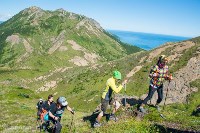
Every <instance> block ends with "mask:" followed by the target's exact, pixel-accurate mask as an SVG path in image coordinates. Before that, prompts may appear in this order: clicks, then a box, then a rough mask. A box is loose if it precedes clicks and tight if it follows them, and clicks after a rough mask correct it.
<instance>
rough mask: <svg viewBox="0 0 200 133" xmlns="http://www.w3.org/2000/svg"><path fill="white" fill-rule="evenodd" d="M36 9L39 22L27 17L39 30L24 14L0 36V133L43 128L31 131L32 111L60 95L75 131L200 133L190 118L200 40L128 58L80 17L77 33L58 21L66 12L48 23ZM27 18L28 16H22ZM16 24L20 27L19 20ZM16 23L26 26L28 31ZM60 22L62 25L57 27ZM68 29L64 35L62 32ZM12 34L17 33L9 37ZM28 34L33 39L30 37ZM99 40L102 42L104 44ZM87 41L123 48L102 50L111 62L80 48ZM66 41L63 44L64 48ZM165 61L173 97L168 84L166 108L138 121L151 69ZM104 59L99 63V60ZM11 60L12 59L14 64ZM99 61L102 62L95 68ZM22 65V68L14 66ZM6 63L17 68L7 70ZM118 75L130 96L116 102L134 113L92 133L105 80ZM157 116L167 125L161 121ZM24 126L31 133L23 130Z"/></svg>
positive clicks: (66, 117) (195, 100)
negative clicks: (42, 101) (70, 109)
mask: <svg viewBox="0 0 200 133" xmlns="http://www.w3.org/2000/svg"><path fill="white" fill-rule="evenodd" d="M32 10H36V12H35V11H34V12H33V11H30V13H31V14H32V15H33V16H34V15H36V16H37V17H36V18H35V17H32V18H31V16H30V18H29V20H33V21H31V22H30V23H33V24H34V25H35V24H36V25H37V24H39V26H38V27H37V26H36V28H34V27H35V26H33V25H31V26H30V23H29V21H25V20H27V17H25V18H23V17H20V14H21V13H22V12H23V11H22V12H21V13H20V14H17V15H16V16H14V17H13V18H11V20H10V21H7V22H6V23H3V24H2V25H3V26H5V28H4V30H5V33H3V30H2V29H0V34H1V35H2V36H0V44H1V45H0V46H1V61H2V59H4V62H3V61H2V62H1V63H2V66H1V67H0V73H1V74H0V88H1V89H0V95H1V97H0V103H1V108H0V112H1V114H0V117H2V118H4V119H2V121H0V125H1V126H0V131H2V132H37V130H38V129H37V128H35V127H37V125H36V124H34V123H35V122H36V117H35V114H36V110H35V105H36V103H37V102H38V99H39V98H43V99H46V98H47V97H48V95H49V94H53V95H54V101H55V100H56V99H57V98H58V97H59V96H65V97H66V98H67V101H68V103H69V105H70V107H74V108H75V110H76V114H75V116H74V117H73V120H74V122H75V128H74V129H73V130H74V131H75V132H167V131H169V130H168V128H172V129H173V130H175V131H182V132H183V131H193V132H199V129H200V127H199V125H200V122H199V117H197V116H193V115H191V114H192V112H193V111H194V109H195V108H196V107H197V105H198V104H199V103H200V99H199V96H200V91H199V90H200V84H199V83H200V82H199V80H200V79H199V76H200V72H199V70H200V63H199V61H200V37H197V38H193V39H190V40H186V41H182V42H178V43H166V44H164V45H162V46H160V47H157V48H155V49H153V50H150V51H144V50H142V51H139V52H136V53H132V54H131V51H130V53H129V54H127V53H126V54H124V55H123V56H122V57H121V56H119V55H118V54H117V53H115V52H119V51H123V50H120V49H122V47H120V46H119V42H118V41H120V40H117V39H116V40H113V39H112V40H109V39H110V38H112V35H109V33H108V35H105V34H103V33H102V32H100V30H97V31H96V30H94V31H91V33H92V34H90V32H87V31H90V30H92V29H90V28H91V27H90V26H91V24H90V23H88V20H87V21H86V20H84V19H83V18H76V17H75V20H76V19H81V20H84V21H75V20H74V18H73V20H74V21H73V24H74V23H75V24H76V26H77V24H78V23H79V27H77V28H79V29H77V28H76V26H74V25H73V24H72V23H60V22H63V21H62V20H63V19H62V20H60V17H58V15H59V14H60V11H61V12H62V10H60V11H57V13H55V16H53V18H52V16H51V17H50V16H46V17H44V18H42V19H41V18H40V19H38V17H42V15H44V14H42V15H41V13H39V12H37V11H38V10H39V11H40V10H41V9H37V8H36V9H35V8H33V9H32ZM27 12H28V10H26V11H25V14H26V13H27ZM42 12H43V11H42ZM46 12H47V14H48V15H49V13H51V11H46ZM58 12H59V13H58ZM34 13H35V14H34ZM61 14H62V13H61ZM47 17H48V18H47ZM15 19H17V20H18V19H19V20H20V21H15ZM36 20H37V22H36ZM13 22H14V23H13ZM18 22H23V24H25V25H26V24H27V25H26V26H25V27H23V25H19V24H18ZM51 22H52V23H51ZM58 22H59V25H55V24H58ZM67 22H68V21H67ZM80 22H81V23H80ZM15 24H16V25H15ZM2 25H1V27H3V26H2ZM63 25H64V26H65V27H67V28H65V29H63V27H62V26H63ZM16 26H18V28H19V29H17V28H16ZM59 26H61V27H59ZM74 27H75V28H74ZM12 28H13V31H11V29H12ZM27 28H28V29H27ZM8 29H9V30H8ZM60 29H61V30H60ZM68 29H70V30H68ZM72 29H74V30H75V31H77V30H78V31H79V32H78V33H76V35H74V36H75V37H74V36H73V35H71V34H72V33H73V31H71V30H72ZM94 29H96V27H95V28H94ZM15 31H17V32H15ZM27 31H30V32H28V33H26V32H27ZM36 31H37V32H36ZM47 31H48V32H47ZM2 33H3V34H2ZM85 33H87V34H88V35H89V36H90V37H91V38H90V37H89V36H88V35H85ZM95 33H96V34H95ZM99 33H102V34H99ZM78 34H79V35H81V36H79V35H78ZM84 35H85V36H84ZM101 35H102V36H103V37H105V38H101ZM40 36H42V37H40ZM98 37H100V38H98ZM66 38H67V39H66ZM1 39H2V40H3V41H2V40H1ZM101 39H107V40H101ZM87 40H89V41H93V42H94V44H96V45H97V46H98V45H100V46H99V47H97V48H101V46H102V45H103V46H104V45H106V44H105V42H118V43H112V45H113V47H112V46H110V45H111V44H110V43H109V44H110V45H106V47H104V48H108V49H110V48H111V49H112V48H113V49H115V48H116V49H117V50H119V51H117V50H116V51H114V52H113V51H104V53H105V55H107V54H108V55H110V54H112V56H110V57H113V58H111V59H110V60H109V59H107V58H105V57H104V56H105V55H104V54H102V53H98V50H97V51H95V50H96V49H97V48H96V47H95V48H96V49H94V45H92V44H91V45H87V43H83V42H84V41H87ZM4 42H6V43H4ZM63 42H64V44H66V45H63ZM87 42H88V41H87ZM2 44H3V46H2ZM83 44H84V45H83ZM85 45H87V47H86V46H85ZM96 45H95V46H96ZM2 48H4V49H3V50H2ZM91 49H92V50H93V51H92V50H91ZM101 50H102V49H100V51H101ZM15 51H17V52H15ZM63 51H64V53H62V52H63ZM65 52H66V53H65ZM106 52H108V53H106ZM112 52H113V53H112ZM126 52H127V51H126ZM15 54H16V55H15ZM18 54H20V55H18ZM31 54H33V55H34V56H32V55H31ZM115 54H117V55H115ZM162 54H165V55H166V56H167V57H168V58H169V68H170V69H169V70H170V73H172V74H173V77H174V80H172V83H171V85H170V88H169V96H170V97H166V92H167V91H166V88H167V87H168V83H167V81H166V82H165V83H164V99H165V98H166V105H165V106H162V105H161V106H162V107H163V108H165V109H163V110H162V112H158V111H157V110H156V109H155V108H154V107H152V106H153V105H151V106H146V107H145V108H147V109H148V110H149V114H146V115H145V116H144V117H141V118H139V120H138V117H135V115H134V114H135V112H134V111H135V110H137V106H138V104H139V103H140V101H141V99H142V98H143V97H145V95H146V93H147V91H148V86H149V79H148V75H149V71H150V68H151V66H153V65H155V64H156V62H157V59H158V57H159V56H160V55H162ZM114 55H115V56H116V57H115V56H114ZM19 57H21V58H19ZM71 57H72V58H71ZM99 57H100V58H102V60H98V58H99ZM119 57H120V58H119ZM13 58H15V59H14V61H13ZM26 58H28V60H26ZM80 58H81V59H80ZM66 59H67V61H66ZM96 59H97V60H98V61H96V62H95V60H96ZM18 60H20V61H19V62H17V61H18ZM9 61H13V62H12V63H10V65H7V64H8V62H9ZM93 62H95V63H93ZM75 63H76V64H75ZM88 64H89V65H88ZM114 70H118V71H120V72H121V73H122V80H124V79H125V78H128V79H129V82H128V83H127V88H126V91H125V90H122V91H121V92H120V94H119V95H116V98H118V100H119V101H120V103H121V104H122V105H124V99H125V98H127V99H126V100H127V103H128V104H127V105H128V106H129V107H128V106H127V107H124V106H121V108H120V110H119V112H118V113H117V114H116V115H117V116H119V121H117V122H116V123H113V122H111V121H106V118H103V119H102V123H106V125H105V126H104V125H103V126H102V127H100V128H97V129H93V128H91V124H92V120H95V118H96V117H95V114H94V113H92V112H93V111H95V109H96V107H98V105H99V103H100V101H101V94H102V91H103V88H104V87H105V84H106V81H107V79H108V78H110V77H112V72H113V71H114ZM155 99H156V96H153V99H152V104H154V102H155ZM164 99H163V102H164ZM149 104H150V103H149ZM160 114H162V115H164V116H165V118H166V119H163V118H162V117H160V116H159V115H160ZM19 116H20V117H19ZM180 116H181V117H180ZM15 118H18V119H17V120H16V119H15ZM71 120H72V119H71V114H70V113H65V114H64V115H63V117H62V121H61V123H62V124H63V123H64V124H63V125H64V126H63V129H62V132H69V128H68V127H69V126H68V125H70V123H71ZM65 124H66V125H67V126H65ZM159 125H163V126H161V127H160V126H159ZM24 126H26V127H27V128H22V127H24ZM105 127H106V128H105ZM170 131H171V130H170ZM170 131H169V132H170Z"/></svg>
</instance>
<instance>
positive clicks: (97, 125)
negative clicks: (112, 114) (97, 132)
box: [93, 121, 101, 128]
mask: <svg viewBox="0 0 200 133" xmlns="http://www.w3.org/2000/svg"><path fill="white" fill-rule="evenodd" d="M93 126H94V128H96V127H100V126H101V124H100V123H99V122H97V121H95V123H94V125H93Z"/></svg>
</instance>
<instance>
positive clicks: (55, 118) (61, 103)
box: [49, 97, 75, 133]
mask: <svg viewBox="0 0 200 133" xmlns="http://www.w3.org/2000/svg"><path fill="white" fill-rule="evenodd" d="M65 108H66V109H67V110H68V111H70V112H71V113H72V114H73V115H74V113H75V112H74V110H72V109H71V108H70V107H69V106H68V102H67V101H66V98H65V97H59V98H58V99H57V102H56V103H53V104H52V105H51V107H50V111H49V120H50V121H52V122H53V124H54V125H55V128H54V133H60V132H61V129H62V126H61V124H60V120H61V116H62V114H63V113H64V110H65Z"/></svg>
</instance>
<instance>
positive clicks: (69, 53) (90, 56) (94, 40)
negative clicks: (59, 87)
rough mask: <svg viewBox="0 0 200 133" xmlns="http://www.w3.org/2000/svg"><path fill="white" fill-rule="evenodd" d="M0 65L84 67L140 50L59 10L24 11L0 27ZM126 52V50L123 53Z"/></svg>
mask: <svg viewBox="0 0 200 133" xmlns="http://www.w3.org/2000/svg"><path fill="white" fill-rule="evenodd" d="M0 35H1V37H0V61H1V65H2V66H5V65H8V66H10V67H13V66H14V67H15V68H23V69H24V68H26V69H27V68H28V69H31V68H34V69H35V68H42V67H46V68H47V69H48V68H51V67H52V66H51V64H50V63H49V62H53V61H52V60H54V61H55V63H53V64H56V65H58V66H74V65H75V66H88V65H91V64H95V63H97V62H99V61H100V62H102V61H107V60H114V59H118V58H121V57H124V56H126V55H127V54H130V53H133V52H138V51H140V50H141V49H139V48H138V47H134V46H131V48H132V49H133V50H132V51H130V50H129V49H130V48H129V47H130V46H129V45H127V44H123V43H121V42H120V41H118V40H117V39H115V38H113V37H112V36H110V34H109V33H107V32H106V31H105V30H104V29H103V28H102V27H101V26H100V25H99V24H98V23H97V22H96V21H95V20H93V19H91V18H87V17H85V16H82V15H78V14H74V13H71V12H67V11H65V10H63V9H58V10H56V11H45V10H42V9H40V8H38V7H30V8H27V9H25V10H23V11H21V12H19V13H18V14H16V15H15V16H13V17H12V18H11V19H10V20H8V21H6V22H5V23H3V24H1V25H0ZM127 50H128V51H127Z"/></svg>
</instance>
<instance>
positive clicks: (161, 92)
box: [142, 85, 163, 104]
mask: <svg viewBox="0 0 200 133" xmlns="http://www.w3.org/2000/svg"><path fill="white" fill-rule="evenodd" d="M155 91H157V93H158V99H157V104H159V103H160V102H161V101H162V99H163V85H161V86H159V87H158V88H154V87H152V86H151V85H150V86H149V93H148V96H147V97H146V98H145V99H144V101H143V102H142V103H143V104H147V101H149V100H150V99H151V98H152V96H153V94H154V92H155Z"/></svg>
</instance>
